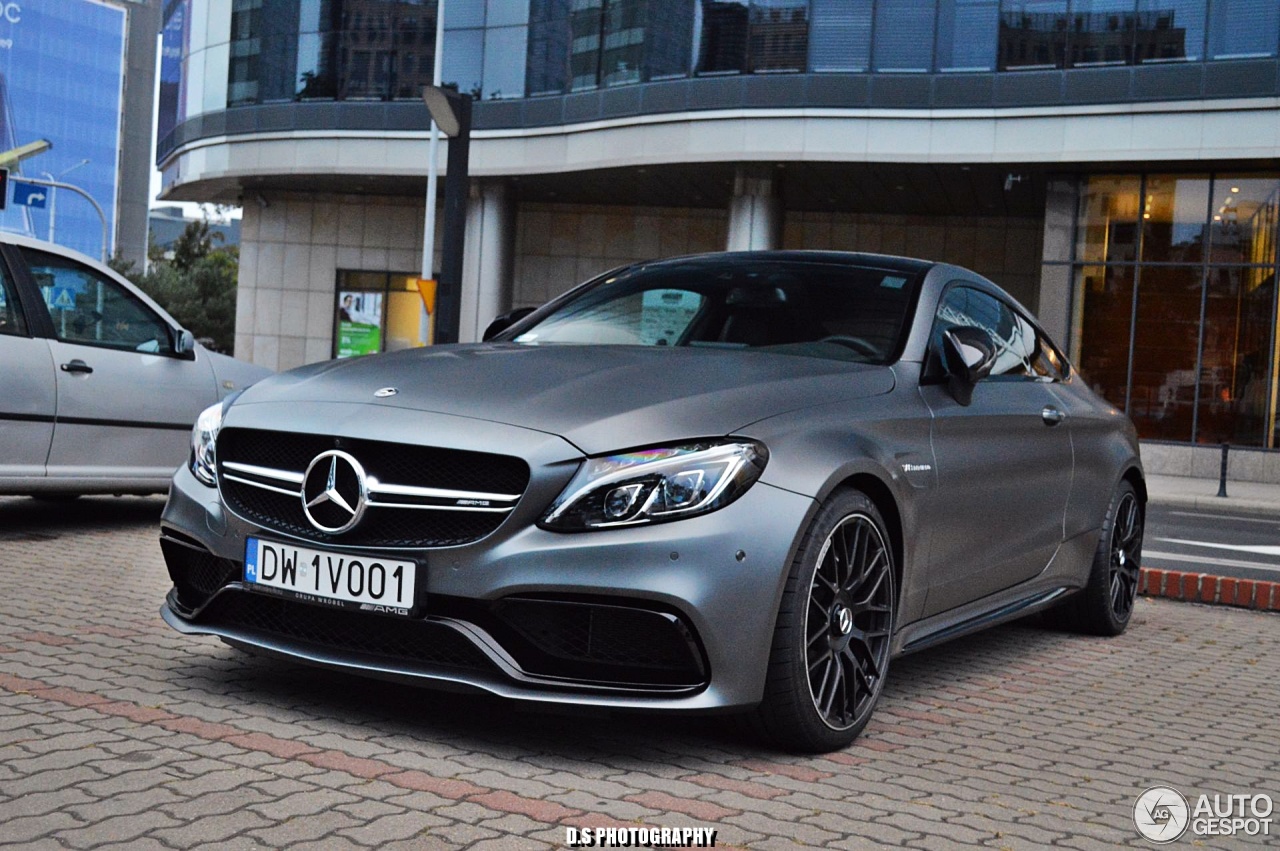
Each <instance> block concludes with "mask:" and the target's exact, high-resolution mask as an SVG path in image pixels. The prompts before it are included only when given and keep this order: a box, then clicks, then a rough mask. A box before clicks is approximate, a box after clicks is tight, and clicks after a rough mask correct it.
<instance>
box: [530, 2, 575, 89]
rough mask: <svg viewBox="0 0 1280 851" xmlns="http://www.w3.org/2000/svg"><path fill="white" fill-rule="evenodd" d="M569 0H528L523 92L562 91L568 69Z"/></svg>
mask: <svg viewBox="0 0 1280 851" xmlns="http://www.w3.org/2000/svg"><path fill="white" fill-rule="evenodd" d="M569 42H570V38H569V0H531V2H530V4H529V52H528V56H527V59H526V61H525V92H526V93H527V94H530V95H543V94H552V93H558V92H563V91H564V89H565V85H566V84H567V82H568V76H567V75H568V72H569V63H568V57H569Z"/></svg>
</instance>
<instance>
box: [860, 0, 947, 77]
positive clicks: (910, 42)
mask: <svg viewBox="0 0 1280 851" xmlns="http://www.w3.org/2000/svg"><path fill="white" fill-rule="evenodd" d="M934 12H935V9H934V4H932V3H921V2H919V0H879V2H877V3H876V26H875V42H874V43H875V69H876V70H877V71H930V70H932V68H933V22H934Z"/></svg>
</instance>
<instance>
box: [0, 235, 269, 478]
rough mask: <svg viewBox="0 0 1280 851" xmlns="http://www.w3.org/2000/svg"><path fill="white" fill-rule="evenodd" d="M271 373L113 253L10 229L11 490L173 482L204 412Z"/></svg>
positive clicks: (3, 287)
mask: <svg viewBox="0 0 1280 851" xmlns="http://www.w3.org/2000/svg"><path fill="white" fill-rule="evenodd" d="M269 374H270V372H269V370H265V369H262V368H261V367H256V366H251V365H250V364H246V363H242V362H240V361H237V360H234V359H233V358H229V357H226V356H225V355H219V354H216V353H214V352H210V351H209V350H207V349H205V348H204V347H203V346H201V345H200V344H199V343H197V342H196V341H195V339H194V337H192V335H191V332H189V331H187V330H185V329H183V328H182V327H181V326H180V325H179V324H178V323H177V322H176V321H174V319H173V317H171V316H169V314H167V313H165V312H164V310H163V309H161V308H160V306H159V305H157V304H156V303H155V302H153V301H152V300H151V299H149V298H148V297H147V296H146V295H145V294H143V293H142V292H140V291H139V290H138V289H137V288H136V287H134V286H133V285H132V284H130V283H129V282H128V281H127V280H125V279H124V278H122V277H121V276H120V275H118V274H116V273H115V272H113V271H112V270H111V269H110V268H108V267H107V266H105V265H103V264H102V263H98V262H96V261H94V260H91V259H89V258H88V257H85V256H84V255H83V254H79V253H78V252H75V251H71V250H68V249H66V248H62V247H61V246H58V245H53V244H51V243H48V242H41V241H39V240H34V239H28V238H26V237H21V236H16V235H12V234H0V494H31V495H33V496H71V495H76V494H85V493H115V494H126V493H127V494H147V493H162V492H164V491H166V490H168V488H169V480H170V479H171V478H172V477H173V471H174V470H175V469H177V468H178V467H179V466H180V465H181V464H182V463H183V462H184V461H185V460H186V456H187V452H188V447H189V440H188V437H189V435H190V432H191V427H192V425H193V424H194V423H195V420H196V417H197V416H198V415H199V413H200V411H201V410H203V409H204V408H205V407H207V406H209V405H211V404H213V403H214V402H216V401H218V400H219V399H222V398H223V397H225V396H227V395H228V394H230V393H233V392H235V391H237V390H241V389H243V388H244V387H246V386H248V385H249V384H252V383H253V382H255V381H257V380H258V379H259V378H262V377H263V376H266V375H269Z"/></svg>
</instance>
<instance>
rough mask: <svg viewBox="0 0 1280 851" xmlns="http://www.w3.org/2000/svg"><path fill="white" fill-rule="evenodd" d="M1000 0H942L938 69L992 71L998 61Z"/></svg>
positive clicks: (939, 20)
mask: <svg viewBox="0 0 1280 851" xmlns="http://www.w3.org/2000/svg"><path fill="white" fill-rule="evenodd" d="M999 22H1000V3H999V2H998V0H940V2H939V4H938V70H940V71H990V70H992V69H993V68H995V65H996V35H997V33H998V32H999V28H1000V25H999Z"/></svg>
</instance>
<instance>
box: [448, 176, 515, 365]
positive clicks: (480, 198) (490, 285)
mask: <svg viewBox="0 0 1280 851" xmlns="http://www.w3.org/2000/svg"><path fill="white" fill-rule="evenodd" d="M515 245H516V205H515V201H514V199H513V198H512V197H511V195H510V193H509V192H508V191H507V184H506V182H505V181H503V180H491V179H477V180H473V181H472V182H471V200H470V202H469V204H468V206H467V241H466V247H465V253H464V256H463V262H462V318H461V322H460V323H459V326H458V341H459V342H461V343H470V342H475V341H477V340H479V339H480V337H481V335H483V334H484V329H485V328H487V327H488V325H489V323H490V322H492V321H493V320H494V318H495V317H497V316H499V315H501V314H503V313H506V312H507V311H509V310H510V309H511V287H512V278H513V274H512V270H513V268H514V262H515Z"/></svg>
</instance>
